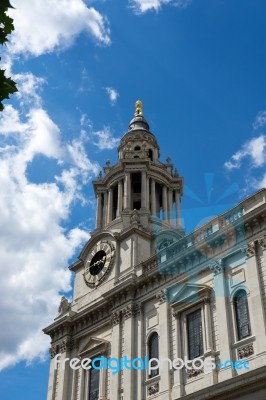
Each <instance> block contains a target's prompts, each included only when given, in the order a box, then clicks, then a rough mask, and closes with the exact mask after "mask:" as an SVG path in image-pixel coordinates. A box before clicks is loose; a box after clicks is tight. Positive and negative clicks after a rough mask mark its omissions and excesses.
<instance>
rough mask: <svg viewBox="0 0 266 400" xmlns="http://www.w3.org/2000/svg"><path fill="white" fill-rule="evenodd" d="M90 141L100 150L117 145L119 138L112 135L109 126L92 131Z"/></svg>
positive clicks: (109, 148) (110, 148)
mask: <svg viewBox="0 0 266 400" xmlns="http://www.w3.org/2000/svg"><path fill="white" fill-rule="evenodd" d="M92 136H93V141H92V143H93V144H94V145H95V146H97V147H98V149H100V150H112V149H114V148H115V147H117V146H118V144H119V142H120V139H119V138H115V137H113V135H112V133H111V131H110V128H109V127H108V126H106V127H104V128H103V129H102V130H100V131H97V132H92Z"/></svg>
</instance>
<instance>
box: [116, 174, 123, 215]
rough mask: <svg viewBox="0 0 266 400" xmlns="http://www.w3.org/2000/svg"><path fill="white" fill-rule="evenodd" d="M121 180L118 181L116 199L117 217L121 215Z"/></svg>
mask: <svg viewBox="0 0 266 400" xmlns="http://www.w3.org/2000/svg"><path fill="white" fill-rule="evenodd" d="M122 185H123V184H122V181H119V182H118V199H117V211H118V215H117V216H118V217H120V216H121V212H122V207H123V204H122V203H123V186H122Z"/></svg>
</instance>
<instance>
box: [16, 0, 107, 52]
mask: <svg viewBox="0 0 266 400" xmlns="http://www.w3.org/2000/svg"><path fill="white" fill-rule="evenodd" d="M12 4H13V6H14V7H15V9H14V10H10V11H9V14H10V16H11V17H12V18H13V19H14V26H15V30H14V32H13V33H12V36H11V39H10V44H9V50H10V51H11V52H12V53H16V54H18V53H28V54H32V55H34V56H39V55H41V54H44V53H48V52H51V51H53V50H55V49H60V48H65V47H68V46H69V45H71V43H72V42H73V41H74V39H75V37H76V36H77V35H79V34H80V33H81V32H82V31H87V32H88V33H90V34H91V35H92V36H93V37H94V38H95V40H97V42H98V43H102V44H105V45H109V44H110V41H111V40H110V29H109V23H108V20H107V18H105V17H104V16H103V15H101V14H100V13H99V12H98V11H97V10H96V9H95V8H93V7H87V6H86V4H85V1H83V0H45V1H40V0H24V1H19V0H13V2H12Z"/></svg>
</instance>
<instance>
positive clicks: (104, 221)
mask: <svg viewBox="0 0 266 400" xmlns="http://www.w3.org/2000/svg"><path fill="white" fill-rule="evenodd" d="M107 195H108V192H107V190H106V191H105V192H104V194H103V227H104V226H105V225H106V224H107Z"/></svg>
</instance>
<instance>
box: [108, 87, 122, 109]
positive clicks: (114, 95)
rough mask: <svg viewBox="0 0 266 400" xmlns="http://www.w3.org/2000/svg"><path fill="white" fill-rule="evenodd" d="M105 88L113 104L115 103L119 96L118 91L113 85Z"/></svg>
mask: <svg viewBox="0 0 266 400" xmlns="http://www.w3.org/2000/svg"><path fill="white" fill-rule="evenodd" d="M105 90H106V92H107V94H108V96H109V99H110V101H111V104H112V105H114V104H115V103H116V101H117V99H118V97H119V93H118V91H117V90H116V89H114V88H112V87H106V88H105Z"/></svg>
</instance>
